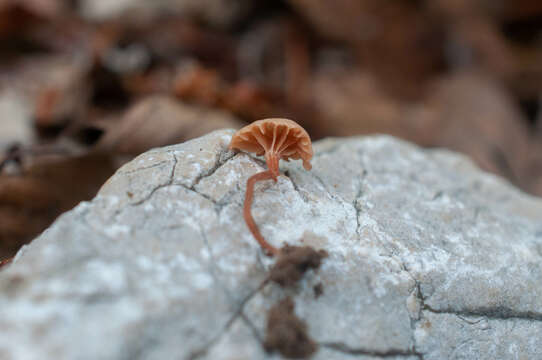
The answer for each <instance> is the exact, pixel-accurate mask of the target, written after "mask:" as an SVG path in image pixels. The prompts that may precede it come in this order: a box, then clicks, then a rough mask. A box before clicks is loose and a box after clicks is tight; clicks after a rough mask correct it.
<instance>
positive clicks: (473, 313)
mask: <svg viewBox="0 0 542 360" xmlns="http://www.w3.org/2000/svg"><path fill="white" fill-rule="evenodd" d="M422 309H423V310H424V311H429V312H432V313H434V314H450V315H456V316H458V317H459V316H467V317H480V316H481V317H485V318H486V319H488V320H531V321H542V314H539V313H536V312H533V311H516V310H513V309H510V308H506V307H487V308H477V309H472V310H461V311H458V310H452V309H443V310H438V309H433V308H432V307H430V306H429V305H427V304H425V305H424V306H423V308H422Z"/></svg>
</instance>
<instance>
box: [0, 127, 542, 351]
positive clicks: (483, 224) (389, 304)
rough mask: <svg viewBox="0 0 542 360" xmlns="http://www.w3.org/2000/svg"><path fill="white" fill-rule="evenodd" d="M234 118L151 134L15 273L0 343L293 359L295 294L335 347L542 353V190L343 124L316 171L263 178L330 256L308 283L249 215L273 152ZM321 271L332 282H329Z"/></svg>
mask: <svg viewBox="0 0 542 360" xmlns="http://www.w3.org/2000/svg"><path fill="white" fill-rule="evenodd" d="M232 133H233V131H230V130H223V131H217V132H214V133H211V134H209V135H207V136H204V137H202V138H198V139H195V140H192V141H189V142H187V143H184V144H180V145H175V146H170V147H166V148H161V149H155V150H151V151H149V152H147V153H145V154H142V155H140V156H139V157H137V158H136V159H134V160H133V161H131V162H130V163H128V164H127V165H125V166H124V167H123V168H121V169H120V170H119V171H118V172H117V173H116V174H115V175H114V176H113V177H112V178H111V179H110V180H109V181H108V182H107V183H106V184H105V185H104V186H103V188H102V189H101V191H100V193H99V194H98V196H97V197H96V198H95V199H94V200H93V201H91V202H86V203H82V204H80V205H79V206H78V207H76V208H75V209H74V210H72V211H71V212H69V213H66V214H64V215H63V216H62V217H61V218H60V219H58V221H57V222H56V223H55V224H54V225H52V226H51V227H50V228H49V229H48V230H47V231H46V232H44V233H43V234H42V235H41V236H40V237H38V238H37V239H36V240H34V241H33V242H32V243H31V244H30V245H29V246H27V247H25V248H24V249H23V250H21V252H20V253H19V254H18V256H17V259H16V261H15V263H14V264H13V265H11V266H9V267H8V268H7V269H6V270H4V271H2V272H1V273H0V359H2V360H4V359H6V360H18V359H24V360H33V359H43V358H54V359H60V360H62V359H82V360H85V359H89V360H90V359H166V358H167V359H170V358H174V359H209V360H211V359H212V360H222V359H223V360H234V359H279V358H280V356H279V355H276V354H274V355H271V354H266V352H265V351H264V350H263V348H262V346H261V342H262V339H263V338H264V337H265V323H266V311H267V310H268V309H269V308H270V307H271V306H273V305H274V304H275V303H276V302H277V301H278V300H280V299H281V298H283V297H284V296H286V295H290V296H292V297H293V299H294V301H295V304H296V308H295V311H296V314H297V315H298V316H299V317H300V318H302V319H304V320H305V321H306V322H307V325H308V329H309V334H310V336H311V337H312V338H313V339H314V340H315V341H316V342H317V343H318V344H320V348H319V351H318V352H317V353H316V354H315V355H314V357H313V358H314V359H318V360H335V359H349V360H350V359H378V358H383V357H385V358H387V359H422V358H423V359H426V360H427V359H447V358H449V359H539V358H542V345H541V344H540V341H538V340H539V339H540V338H541V337H542V281H541V280H542V201H541V200H540V199H537V198H532V197H529V196H527V195H525V194H523V193H521V192H519V191H518V190H516V189H514V188H513V187H511V186H510V185H508V184H507V183H505V182H504V181H503V180H501V179H499V178H497V177H495V176H492V175H489V174H486V173H483V172H481V171H480V170H478V169H477V168H476V167H474V166H473V165H472V163H471V162H470V161H468V160H467V159H465V158H464V157H461V156H459V155H456V154H453V153H450V152H446V151H439V150H421V149H419V148H417V147H415V146H413V145H409V144H407V143H404V142H401V141H399V140H396V139H393V138H390V137H366V138H350V139H328V140H324V141H321V142H319V143H317V144H316V146H315V153H316V155H315V158H314V161H313V170H312V171H310V172H307V171H305V170H303V169H302V167H301V166H300V164H296V163H287V164H284V166H283V167H282V170H283V172H284V174H285V175H284V176H281V177H280V178H279V181H278V182H277V183H276V184H275V183H273V182H271V181H270V182H265V183H260V184H258V185H257V186H256V195H255V202H254V205H253V214H254V217H255V219H256V221H257V222H258V223H259V224H260V228H261V230H262V233H263V235H264V236H265V237H266V238H267V239H268V240H269V241H270V242H271V243H273V244H274V245H276V246H280V245H281V244H283V243H284V242H289V243H291V244H300V243H302V242H303V243H305V244H310V245H312V246H314V247H316V248H322V249H325V250H327V252H328V253H329V257H328V258H327V259H326V260H325V261H324V264H323V266H322V267H321V269H320V270H319V272H318V273H309V274H308V275H307V276H306V277H305V278H304V279H303V280H302V281H301V283H300V285H299V286H298V287H297V288H296V289H293V290H283V289H281V288H279V287H278V286H277V285H274V284H267V285H265V286H263V287H262V288H260V284H261V283H262V281H263V280H264V278H265V277H266V271H267V270H268V269H269V266H270V265H271V263H272V261H271V260H269V259H267V258H265V257H264V256H262V254H261V251H260V249H259V247H258V246H257V244H256V242H255V241H254V239H253V238H252V236H251V234H250V232H249V231H248V229H247V228H246V225H245V223H244V221H243V217H242V203H243V199H244V191H245V182H246V179H247V178H248V177H249V176H250V175H252V174H254V173H255V172H257V171H260V170H261V169H262V166H263V163H262V162H261V160H258V159H254V158H252V157H250V156H248V155H246V154H243V153H239V154H235V153H233V152H229V151H228V150H227V145H228V143H229V140H230V137H231V135H232ZM319 282H321V283H322V284H323V286H324V293H323V294H322V295H321V296H319V297H317V298H316V297H315V294H314V291H313V286H314V285H316V284H317V283H319Z"/></svg>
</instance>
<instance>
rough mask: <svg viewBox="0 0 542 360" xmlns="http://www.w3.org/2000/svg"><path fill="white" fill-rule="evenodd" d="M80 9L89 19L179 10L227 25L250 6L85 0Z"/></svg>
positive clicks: (213, 0) (218, 1) (222, 1)
mask: <svg viewBox="0 0 542 360" xmlns="http://www.w3.org/2000/svg"><path fill="white" fill-rule="evenodd" d="M78 3H79V5H78V7H79V12H80V13H81V14H82V15H83V17H85V18H86V19H88V20H95V21H103V20H110V19H112V18H115V17H118V16H125V17H134V16H135V17H136V18H157V17H159V16H163V15H165V14H169V15H171V14H177V15H184V16H188V17H192V18H194V19H195V20H203V21H205V22H207V23H209V24H211V25H216V26H226V25H230V24H232V23H233V22H235V21H236V20H238V19H239V18H240V17H241V15H243V14H244V13H245V12H246V11H247V9H248V8H249V5H250V2H249V1H246V0H242V1H239V0H235V1H231V0H205V1H202V0H160V1H146V0H82V1H79V2H78Z"/></svg>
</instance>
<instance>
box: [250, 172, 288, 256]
mask: <svg viewBox="0 0 542 360" xmlns="http://www.w3.org/2000/svg"><path fill="white" fill-rule="evenodd" d="M269 179H273V180H275V182H276V181H277V180H276V177H275V176H274V175H273V173H272V171H271V170H266V171H262V172H259V173H257V174H254V175H252V176H251V177H249V178H248V180H247V192H246V195H245V205H244V208H243V217H244V218H245V222H246V223H247V226H248V228H249V230H250V232H251V233H252V235H253V236H254V238H255V239H256V241H258V243H259V244H260V246H261V247H262V248H263V249H264V251H265V253H266V255H268V256H274V255H276V254H278V252H279V250H278V249H277V248H276V247H274V246H273V245H271V244H269V243H268V242H267V241H265V239H264V238H263V236H262V234H261V233H260V230H259V229H258V226H257V225H256V223H255V222H254V219H253V218H252V213H251V212H250V208H251V206H252V199H253V197H254V185H255V184H256V183H257V182H258V181H263V180H269Z"/></svg>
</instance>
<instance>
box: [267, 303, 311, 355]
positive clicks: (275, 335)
mask: <svg viewBox="0 0 542 360" xmlns="http://www.w3.org/2000/svg"><path fill="white" fill-rule="evenodd" d="M294 307H295V304H294V301H293V300H292V298H290V297H287V298H286V299H284V300H282V301H280V302H279V303H278V304H276V305H275V306H273V307H272V308H271V309H270V310H269V312H268V313H267V334H266V337H265V342H264V347H265V350H266V351H268V352H273V351H278V352H280V353H281V355H283V356H285V357H287V358H291V359H306V358H309V357H310V356H311V355H312V354H314V353H315V352H316V350H317V349H318V345H317V344H316V343H315V342H314V341H313V340H312V339H311V338H310V336H309V334H308V333H307V324H305V322H304V321H303V320H301V319H299V318H298V317H297V316H296V314H295V312H294Z"/></svg>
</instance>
